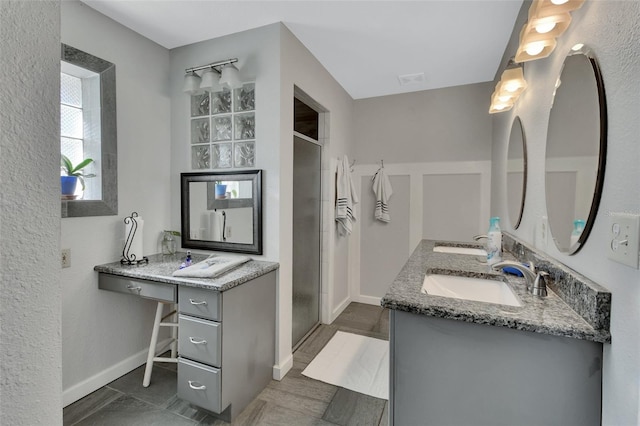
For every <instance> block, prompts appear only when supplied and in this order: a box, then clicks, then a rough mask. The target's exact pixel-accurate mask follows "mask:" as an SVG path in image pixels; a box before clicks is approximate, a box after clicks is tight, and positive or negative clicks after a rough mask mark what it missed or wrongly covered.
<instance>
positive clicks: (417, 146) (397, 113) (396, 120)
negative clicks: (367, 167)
mask: <svg viewBox="0 0 640 426" xmlns="http://www.w3.org/2000/svg"><path fill="white" fill-rule="evenodd" d="M492 91H493V84H492V83H478V84H469V85H465V86H456V87H447V88H444V89H436V90H425V91H422V92H414V93H407V94H401V95H390V96H383V97H378V98H369V99H360V100H357V101H355V114H354V118H355V121H354V128H355V140H356V144H355V149H354V158H355V159H356V161H357V162H358V164H369V163H375V162H376V161H380V160H381V159H384V161H385V162H387V163H410V162H413V163H421V162H434V161H475V160H489V159H490V158H491V118H490V116H489V115H488V114H487V110H488V105H487V98H489V97H490V96H491V92H492Z"/></svg>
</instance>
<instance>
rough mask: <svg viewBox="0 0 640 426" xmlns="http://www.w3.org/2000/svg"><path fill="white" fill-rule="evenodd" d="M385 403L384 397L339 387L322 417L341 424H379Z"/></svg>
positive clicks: (354, 425) (359, 425)
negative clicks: (380, 397) (379, 397)
mask: <svg viewBox="0 0 640 426" xmlns="http://www.w3.org/2000/svg"><path fill="white" fill-rule="evenodd" d="M384 403H385V400H384V399H378V398H374V397H372V396H369V395H363V394H361V393H357V392H353V391H350V390H348V389H344V388H339V389H338V391H337V392H336V394H335V396H334V397H333V400H331V403H330V404H329V406H328V407H327V410H326V411H325V413H324V416H322V418H323V419H324V420H326V421H328V422H332V423H335V424H338V425H341V426H371V425H377V424H378V423H380V417H381V416H382V411H383V410H384Z"/></svg>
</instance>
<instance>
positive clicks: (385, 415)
mask: <svg viewBox="0 0 640 426" xmlns="http://www.w3.org/2000/svg"><path fill="white" fill-rule="evenodd" d="M379 426H389V401H385V403H384V410H382V416H381V417H380V424H379Z"/></svg>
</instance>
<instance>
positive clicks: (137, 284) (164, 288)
mask: <svg viewBox="0 0 640 426" xmlns="http://www.w3.org/2000/svg"><path fill="white" fill-rule="evenodd" d="M98 288H100V289H102V290H110V291H116V292H118V293H124V294H131V295H134V296H140V297H144V298H147V299H154V300H160V301H162V302H170V303H176V302H177V301H178V297H177V289H176V286H175V285H174V284H165V283H158V282H151V281H142V280H136V279H131V278H126V277H119V276H116V275H109V274H103V273H100V274H99V275H98Z"/></svg>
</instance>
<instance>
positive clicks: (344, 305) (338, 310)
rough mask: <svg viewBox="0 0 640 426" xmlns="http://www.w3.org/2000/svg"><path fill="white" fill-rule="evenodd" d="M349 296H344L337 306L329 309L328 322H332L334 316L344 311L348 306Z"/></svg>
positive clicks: (334, 318)
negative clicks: (331, 309)
mask: <svg viewBox="0 0 640 426" xmlns="http://www.w3.org/2000/svg"><path fill="white" fill-rule="evenodd" d="M351 301H352V300H351V298H350V297H349V296H347V297H345V298H344V300H343V301H342V302H340V303H339V304H338V306H336V307H335V308H334V309H333V311H331V318H330V320H331V321H330V322H329V324H331V323H332V322H334V321H335V320H336V318H338V317H339V316H340V314H341V313H342V311H344V310H345V309H346V308H347V306H349V303H351Z"/></svg>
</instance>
